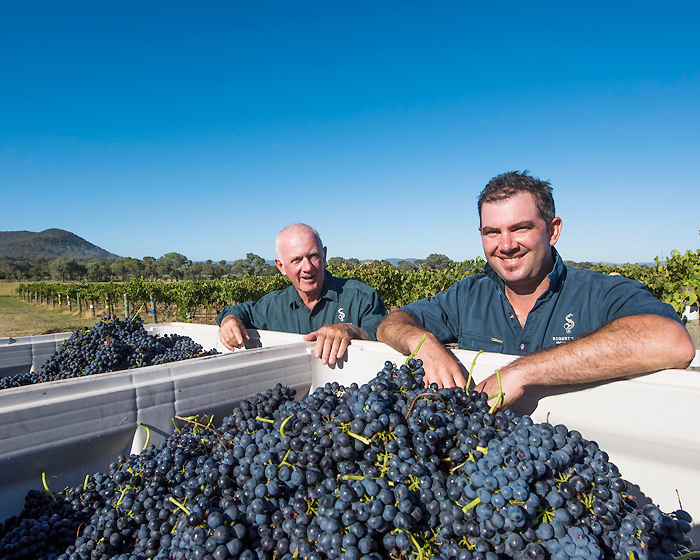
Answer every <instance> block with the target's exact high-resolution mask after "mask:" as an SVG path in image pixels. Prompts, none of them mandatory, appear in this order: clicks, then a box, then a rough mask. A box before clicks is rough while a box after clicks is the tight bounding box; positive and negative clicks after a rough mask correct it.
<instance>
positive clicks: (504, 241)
mask: <svg viewBox="0 0 700 560" xmlns="http://www.w3.org/2000/svg"><path fill="white" fill-rule="evenodd" d="M499 245H500V248H501V251H503V252H504V253H507V252H509V251H512V250H513V249H514V248H515V245H516V243H515V240H514V239H513V236H512V235H511V233H510V232H509V231H507V230H506V231H504V232H501V240H500V243H499Z"/></svg>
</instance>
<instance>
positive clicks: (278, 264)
mask: <svg viewBox="0 0 700 560" xmlns="http://www.w3.org/2000/svg"><path fill="white" fill-rule="evenodd" d="M275 266H276V267H277V270H279V271H280V274H281V275H282V276H287V273H286V272H285V271H284V264H283V263H282V261H281V260H279V259H275Z"/></svg>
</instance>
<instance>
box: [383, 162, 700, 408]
mask: <svg viewBox="0 0 700 560" xmlns="http://www.w3.org/2000/svg"><path fill="white" fill-rule="evenodd" d="M478 208H479V218H480V228H479V231H480V233H481V241H482V245H483V248H484V253H485V255H486V260H487V263H488V264H487V266H486V268H485V270H484V274H478V275H475V276H470V277H468V278H465V279H464V280H461V281H459V282H457V283H456V284H455V285H453V286H451V287H450V288H449V289H448V290H447V292H443V293H440V294H437V295H436V296H435V297H434V298H432V299H430V300H420V301H417V302H414V303H411V304H409V305H407V306H405V307H403V308H402V309H400V310H398V311H396V312H394V313H392V314H391V315H389V316H388V317H387V318H386V320H385V321H384V322H383V323H382V324H381V326H380V328H379V331H378V333H377V337H378V339H379V340H380V341H382V342H386V343H387V344H389V345H391V346H393V347H394V348H395V349H397V350H399V351H401V352H404V353H406V354H407V353H409V352H410V351H412V350H413V349H415V348H416V347H417V346H418V344H419V342H420V340H421V339H422V338H423V336H424V335H425V336H426V339H425V342H424V343H423V345H422V346H421V348H420V351H419V352H418V354H417V356H418V357H419V358H421V359H422V360H423V362H424V363H425V370H426V381H427V382H428V383H433V382H435V383H437V384H438V385H439V386H444V387H451V386H455V385H464V384H465V379H464V377H463V376H462V374H461V372H460V369H459V367H458V365H457V364H456V362H455V361H454V359H453V358H452V357H451V356H450V354H449V353H448V352H447V351H446V350H445V348H444V346H443V344H444V343H447V342H458V344H459V347H460V348H465V349H469V350H484V351H489V352H503V353H506V354H516V355H521V356H522V357H521V358H518V359H517V360H515V361H513V362H512V363H511V364H510V365H508V366H507V367H504V368H503V369H501V370H500V374H501V378H502V382H503V391H504V393H505V399H504V403H503V404H504V405H508V404H510V403H512V402H513V401H514V400H516V399H517V398H518V397H520V396H521V395H522V394H523V392H524V390H525V388H526V387H528V386H536V385H540V386H541V385H566V384H576V383H584V382H591V381H600V380H607V379H613V378H617V377H622V376H626V375H631V374H637V373H645V372H650V371H656V370H660V369H669V368H686V367H687V366H688V364H689V363H690V362H691V360H692V359H693V357H694V354H695V350H694V348H693V344H692V342H691V340H690V337H689V336H688V332H687V331H686V329H685V328H684V326H683V324H682V323H681V322H680V320H679V319H678V315H677V314H676V313H675V311H674V310H673V308H672V307H671V306H670V305H667V304H664V303H662V302H660V301H658V300H656V299H654V297H653V296H652V295H651V294H650V293H649V292H648V291H647V290H646V289H645V288H644V286H643V285H641V284H639V283H638V282H634V281H632V280H628V279H626V278H622V277H619V276H607V275H605V274H602V273H600V272H592V271H584V270H577V269H575V268H571V267H568V266H565V265H564V263H563V261H562V259H561V257H560V256H559V255H558V253H557V252H556V250H555V249H554V245H555V244H556V242H557V240H558V239H559V235H560V233H561V228H562V221H561V218H558V217H556V215H555V209H554V199H553V197H552V193H551V187H550V185H549V183H547V182H545V181H540V180H538V179H536V178H534V177H531V176H529V175H528V174H527V172H524V173H519V172H511V173H504V174H503V175H499V176H497V177H495V178H493V179H492V180H491V182H489V184H488V185H486V187H485V188H484V190H483V191H482V193H481V196H480V197H479V204H478ZM611 227H614V224H613V226H611ZM479 389H481V390H484V391H486V392H487V393H488V394H489V395H493V394H495V393H496V392H497V381H496V378H495V376H491V377H490V378H489V379H487V380H486V381H485V382H484V383H483V384H482V385H481V386H480V387H479Z"/></svg>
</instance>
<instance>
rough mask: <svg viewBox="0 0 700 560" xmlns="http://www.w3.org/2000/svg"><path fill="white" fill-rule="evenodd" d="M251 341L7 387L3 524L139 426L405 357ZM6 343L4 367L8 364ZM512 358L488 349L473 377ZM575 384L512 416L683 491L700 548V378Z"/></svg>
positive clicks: (369, 346)
mask: <svg viewBox="0 0 700 560" xmlns="http://www.w3.org/2000/svg"><path fill="white" fill-rule="evenodd" d="M152 329H158V331H156V332H158V334H164V333H165V332H168V333H175V332H177V333H178V334H186V335H188V336H190V337H191V338H193V339H194V340H195V341H197V342H199V343H200V344H202V345H203V346H204V347H205V349H209V348H212V347H215V344H216V341H218V336H217V327H215V326H207V325H191V324H183V323H173V324H170V325H155V326H153V327H150V328H149V330H151V332H153V331H152ZM249 334H250V335H251V341H250V343H249V346H251V348H250V349H247V350H244V351H236V352H234V353H230V352H228V351H226V353H225V354H223V355H216V356H209V357H204V358H196V359H193V360H188V361H185V362H177V363H174V364H163V365H159V366H151V367H147V368H140V369H137V370H130V371H125V372H114V373H109V374H101V375H97V376H92V377H89V378H82V379H76V380H64V381H58V382H52V383H45V384H40V385H35V386H30V387H24V388H18V389H10V390H5V391H0V477H2V478H1V480H2V481H3V482H2V486H0V521H2V520H4V519H5V518H6V517H8V516H9V515H12V514H15V513H18V512H19V511H20V509H21V507H22V504H23V499H24V496H25V494H26V492H27V491H28V490H29V489H32V488H34V489H39V488H41V473H42V471H45V472H46V473H47V479H48V481H49V486H50V488H51V489H53V490H59V489H61V488H63V487H65V486H66V485H69V484H72V485H74V484H79V483H81V482H82V481H83V479H84V478H85V475H86V474H93V473H94V472H97V471H99V470H105V469H106V468H107V467H108V465H109V463H110V462H111V461H113V460H114V459H115V458H116V457H117V455H119V454H120V453H127V454H128V453H130V452H138V451H139V450H140V449H141V448H142V447H143V444H144V442H145V438H146V430H145V429H144V428H142V427H140V425H139V424H140V423H143V424H146V425H147V426H149V428H150V441H151V442H153V443H158V442H159V441H161V440H162V437H163V434H166V433H172V431H173V424H172V418H173V416H175V415H179V416H187V415H191V414H201V413H207V414H214V415H215V423H216V420H218V421H220V420H221V418H222V417H223V416H225V415H226V414H228V413H229V412H230V411H231V409H232V408H233V407H234V406H235V405H236V404H238V403H239V402H240V401H241V400H243V399H244V398H246V397H249V396H254V395H255V394H256V393H258V392H263V391H264V390H266V389H268V388H270V387H273V386H274V385H275V384H276V383H282V384H283V385H287V386H290V387H294V388H296V389H297V396H298V397H303V396H304V395H306V394H307V393H308V392H309V390H313V389H314V388H315V387H317V386H319V385H323V384H324V383H326V382H332V381H338V382H339V383H341V384H343V385H349V384H351V383H353V382H356V383H358V384H361V383H364V382H366V381H368V380H369V379H371V378H372V377H373V376H374V375H375V374H376V373H377V372H378V371H379V370H381V368H382V367H383V364H384V361H385V360H391V361H392V362H396V363H399V362H403V361H404V360H405V357H404V356H402V355H400V354H399V353H398V352H396V351H394V350H393V349H391V348H389V347H388V346H386V345H384V344H381V343H377V342H366V341H353V343H352V344H351V345H350V347H349V348H348V352H347V357H346V359H345V360H343V361H341V362H339V363H338V364H336V365H335V366H324V365H322V364H321V362H320V360H317V359H315V358H313V351H314V343H312V342H305V341H303V339H302V336H301V335H295V334H288V333H274V332H269V331H249ZM47 336H56V337H58V336H60V335H47ZM212 337H215V338H212ZM28 338H29V337H28ZM31 338H34V339H36V338H39V337H31ZM2 340H6V339H0V364H1V363H6V364H7V363H9V361H10V360H6V361H3V354H4V352H5V351H6V347H5V346H3V345H2ZM16 340H17V342H16V344H20V343H22V341H21V339H16ZM212 340H213V341H214V342H213V343H212ZM47 343H51V342H50V341H47ZM52 344H54V345H55V341H54V342H52ZM255 347H259V348H255ZM219 349H220V350H221V346H220V344H219ZM453 353H454V355H455V357H456V358H457V359H458V360H459V361H460V362H461V363H462V364H463V365H464V367H465V368H466V369H468V368H469V367H470V366H471V364H472V361H473V360H474V357H475V356H476V353H475V352H472V351H467V350H455V351H454V352H453ZM515 358H516V357H515V356H509V355H503V354H489V353H484V354H481V355H480V356H479V357H478V359H477V361H476V365H475V368H474V379H475V381H476V382H479V381H481V380H483V379H485V378H486V377H487V376H489V375H490V374H492V373H493V372H494V371H495V369H497V368H501V367H503V366H505V365H506V364H508V363H510V362H511V361H512V360H514V359H515ZM568 389H569V391H568V392H562V391H561V390H558V389H551V390H537V391H528V392H527V393H526V394H525V395H524V396H523V397H522V398H521V399H520V400H519V401H518V402H517V403H516V406H515V407H513V408H514V411H515V412H516V414H518V415H522V414H530V415H531V416H532V418H533V420H535V421H537V422H543V421H549V422H550V423H552V424H558V423H562V424H566V425H567V427H568V428H569V429H576V430H578V431H580V432H581V434H582V435H583V437H584V438H586V439H589V440H595V441H597V442H598V443H599V445H600V447H601V448H602V449H604V450H605V451H607V452H608V453H609V455H610V457H611V460H612V461H613V462H614V463H615V464H616V465H617V466H618V467H619V469H620V471H621V473H622V475H623V477H624V478H626V479H627V480H628V481H630V482H632V483H634V484H635V485H637V487H636V488H633V491H632V493H633V494H634V495H635V496H637V497H638V499H639V503H640V504H644V503H646V501H654V502H655V503H658V504H659V506H660V507H661V508H662V509H663V510H664V511H672V510H674V509H677V508H678V507H679V504H678V497H677V494H676V491H678V496H680V499H681V501H682V505H683V508H684V509H686V510H687V511H689V512H690V513H691V515H692V516H693V518H694V520H695V525H694V526H693V531H692V532H691V538H693V540H695V541H696V542H698V541H700V526H699V525H698V522H699V521H700V467H698V465H700V415H698V414H697V409H698V407H699V406H700V376H698V374H697V372H693V371H688V370H668V371H661V372H657V373H654V374H651V375H646V376H639V377H635V378H631V379H626V380H623V381H616V382H611V383H604V384H599V385H594V386H585V387H569V388H568Z"/></svg>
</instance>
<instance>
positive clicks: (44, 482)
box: [41, 471, 56, 502]
mask: <svg viewBox="0 0 700 560" xmlns="http://www.w3.org/2000/svg"><path fill="white" fill-rule="evenodd" d="M41 483H42V484H43V485H44V490H46V493H47V494H48V495H49V496H50V497H51V499H52V500H53V501H54V502H55V501H56V496H54V495H53V492H51V490H49V485H48V484H47V483H46V473H45V472H44V471H41Z"/></svg>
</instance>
